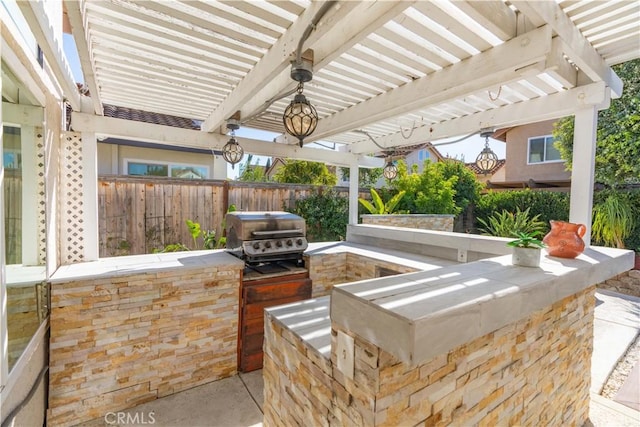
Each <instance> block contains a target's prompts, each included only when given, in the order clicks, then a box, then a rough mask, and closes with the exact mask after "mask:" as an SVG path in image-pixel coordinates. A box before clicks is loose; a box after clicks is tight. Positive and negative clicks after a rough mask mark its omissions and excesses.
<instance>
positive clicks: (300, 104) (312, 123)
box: [282, 83, 318, 147]
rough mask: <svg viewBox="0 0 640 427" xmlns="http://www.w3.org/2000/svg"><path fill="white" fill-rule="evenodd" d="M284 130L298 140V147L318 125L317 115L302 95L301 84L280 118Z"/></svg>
mask: <svg viewBox="0 0 640 427" xmlns="http://www.w3.org/2000/svg"><path fill="white" fill-rule="evenodd" d="M282 121H283V122H284V128H285V130H286V131H287V133H288V134H289V135H291V136H294V137H296V138H298V140H299V141H300V147H302V145H303V141H304V138H306V137H307V136H309V135H311V134H312V133H313V131H314V130H316V126H317V125H318V113H317V112H316V109H315V108H314V106H313V105H311V104H310V103H309V101H307V98H306V97H305V96H304V95H303V94H302V83H299V84H298V93H297V94H296V96H295V97H294V98H293V100H292V101H291V104H289V106H288V107H287V109H286V110H284V115H283V116H282Z"/></svg>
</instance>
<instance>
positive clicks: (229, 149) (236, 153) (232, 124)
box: [222, 119, 244, 167]
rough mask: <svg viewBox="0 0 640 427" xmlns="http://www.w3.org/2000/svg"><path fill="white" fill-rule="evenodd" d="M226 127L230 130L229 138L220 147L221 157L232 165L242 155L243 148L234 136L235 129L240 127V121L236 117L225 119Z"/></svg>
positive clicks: (240, 158)
mask: <svg viewBox="0 0 640 427" xmlns="http://www.w3.org/2000/svg"><path fill="white" fill-rule="evenodd" d="M227 129H229V130H230V131H231V139H229V142H227V143H226V144H225V145H224V147H222V157H223V158H224V159H225V160H226V161H227V162H228V163H231V165H232V167H233V165H235V164H236V163H238V162H239V161H240V160H242V156H243V155H244V150H243V149H242V147H241V146H240V144H238V141H236V138H235V136H236V133H235V131H236V130H238V129H240V122H239V121H238V120H236V119H229V120H227Z"/></svg>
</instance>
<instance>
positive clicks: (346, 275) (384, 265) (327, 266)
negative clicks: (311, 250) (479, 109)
mask: <svg viewBox="0 0 640 427" xmlns="http://www.w3.org/2000/svg"><path fill="white" fill-rule="evenodd" d="M305 264H306V265H307V268H308V269H309V278H311V281H312V283H313V284H312V286H313V289H312V298H318V297H321V296H325V295H329V293H330V292H331V289H332V288H333V286H334V285H337V284H340V283H349V282H355V281H357V280H365V279H373V278H375V277H379V274H378V273H379V270H380V269H387V270H391V271H394V272H396V273H398V274H399V273H411V272H413V271H418V270H417V269H415V268H412V267H406V266H404V265H400V264H395V263H391V262H387V261H383V260H380V259H375V258H369V257H365V256H362V255H357V254H353V253H349V252H346V251H345V252H340V253H332V254H321V255H313V256H311V257H310V256H305Z"/></svg>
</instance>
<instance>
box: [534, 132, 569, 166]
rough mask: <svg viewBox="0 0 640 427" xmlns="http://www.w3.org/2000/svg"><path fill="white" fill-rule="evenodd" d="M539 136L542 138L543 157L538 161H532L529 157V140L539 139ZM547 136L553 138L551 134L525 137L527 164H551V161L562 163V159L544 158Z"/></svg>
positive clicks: (545, 155)
mask: <svg viewBox="0 0 640 427" xmlns="http://www.w3.org/2000/svg"><path fill="white" fill-rule="evenodd" d="M540 138H544V152H543V157H544V158H543V159H542V160H541V161H539V162H532V161H530V160H529V159H530V158H531V140H532V139H540ZM547 138H551V139H553V135H551V134H549V135H536V136H530V137H529V138H527V166H535V165H548V164H553V163H564V160H563V159H559V160H545V159H546V157H547Z"/></svg>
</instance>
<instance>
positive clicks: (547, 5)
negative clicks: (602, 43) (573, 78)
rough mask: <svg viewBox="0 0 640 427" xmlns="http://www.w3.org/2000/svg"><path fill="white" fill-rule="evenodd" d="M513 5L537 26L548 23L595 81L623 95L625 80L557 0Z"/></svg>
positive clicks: (515, 1)
mask: <svg viewBox="0 0 640 427" xmlns="http://www.w3.org/2000/svg"><path fill="white" fill-rule="evenodd" d="M511 3H513V5H514V6H515V7H517V8H518V10H520V11H521V12H522V13H524V14H525V15H526V16H527V17H528V18H529V19H531V20H532V21H533V22H534V23H536V24H542V23H544V24H547V25H548V26H550V27H551V28H552V29H553V31H555V33H556V34H558V36H559V37H560V38H561V39H562V42H563V47H564V51H565V53H566V54H567V56H568V57H569V58H571V60H572V61H574V62H575V63H576V64H577V65H578V67H580V69H581V70H582V71H583V72H584V73H585V74H586V75H587V76H588V77H589V78H590V79H591V80H593V81H594V82H597V81H603V82H605V83H606V84H607V86H609V87H610V88H611V92H612V95H613V96H614V97H616V98H617V97H620V96H621V95H622V86H623V83H622V80H621V79H620V77H618V76H617V75H616V73H615V72H614V71H613V70H612V69H611V67H609V66H608V65H607V63H606V62H605V61H604V59H602V57H601V56H600V54H599V53H598V52H597V51H596V50H595V49H594V48H593V46H592V45H591V43H589V41H588V40H587V39H586V38H585V37H584V36H583V35H582V33H581V32H580V30H578V28H577V27H576V26H575V25H574V24H573V22H571V19H570V18H569V17H568V16H567V15H566V14H565V13H564V12H563V11H562V9H561V8H560V6H559V5H558V4H557V3H556V2H555V1H538V0H536V1H529V0H513V1H512V2H511Z"/></svg>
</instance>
